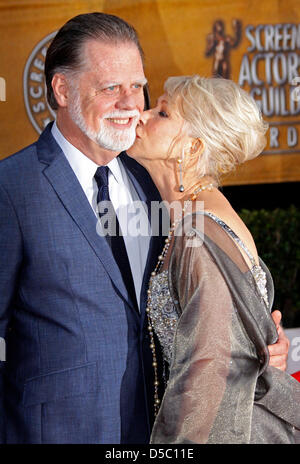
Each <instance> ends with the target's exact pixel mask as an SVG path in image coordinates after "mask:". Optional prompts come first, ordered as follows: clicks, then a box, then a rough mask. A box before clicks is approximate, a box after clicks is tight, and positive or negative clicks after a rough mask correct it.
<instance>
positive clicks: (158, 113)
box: [128, 94, 190, 161]
mask: <svg viewBox="0 0 300 464" xmlns="http://www.w3.org/2000/svg"><path fill="white" fill-rule="evenodd" d="M188 139H190V137H189V136H188V134H187V128H186V125H185V121H184V119H183V118H182V117H181V116H180V114H179V113H178V111H177V110H176V106H175V105H173V104H171V102H169V101H168V97H167V96H166V95H165V94H164V95H162V96H161V97H159V99H158V101H157V105H156V106H155V108H153V109H151V110H148V111H144V112H143V113H142V115H141V117H140V121H139V123H138V125H137V128H136V139H135V143H134V145H133V146H132V147H131V148H130V149H129V150H128V154H129V155H130V156H132V157H133V158H135V159H137V160H138V161H140V160H142V159H151V160H166V159H170V158H172V159H174V158H175V157H178V156H181V154H182V153H181V152H182V148H183V146H184V144H185V142H186V141H187V140H188Z"/></svg>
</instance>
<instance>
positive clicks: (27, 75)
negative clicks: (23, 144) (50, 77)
mask: <svg viewBox="0 0 300 464" xmlns="http://www.w3.org/2000/svg"><path fill="white" fill-rule="evenodd" d="M56 33H57V31H54V32H51V34H48V35H47V36H46V37H44V38H43V39H42V40H41V41H40V42H39V43H38V44H37V45H36V46H35V47H34V49H33V50H32V52H31V53H30V55H29V57H28V59H27V62H26V65H25V68H24V75H23V89H24V101H25V108H26V112H27V115H28V117H29V119H30V122H31V124H32V125H33V127H34V128H35V130H36V131H37V132H38V133H39V134H40V133H41V132H42V131H43V130H44V128H45V127H46V126H47V124H48V123H49V122H51V121H53V120H54V119H55V111H53V110H52V108H50V106H49V105H48V102H47V97H46V95H47V91H46V82H45V75H44V68H45V57H46V53H47V49H48V47H49V45H50V43H51V40H52V39H53V37H54V36H55V35H56Z"/></svg>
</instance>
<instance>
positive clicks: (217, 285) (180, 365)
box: [149, 212, 300, 444]
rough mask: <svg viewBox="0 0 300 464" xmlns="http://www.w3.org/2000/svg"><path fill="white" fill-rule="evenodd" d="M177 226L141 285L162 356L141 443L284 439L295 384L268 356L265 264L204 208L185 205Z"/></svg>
mask: <svg viewBox="0 0 300 464" xmlns="http://www.w3.org/2000/svg"><path fill="white" fill-rule="evenodd" d="M199 218H201V219H202V220H203V227H202V228H201V227H199V223H198V222H197V219H199ZM179 226H180V227H181V226H182V231H183V233H179V234H175V235H176V236H175V240H174V245H173V247H172V249H170V256H169V258H170V259H169V263H168V269H166V270H164V271H162V272H161V273H160V274H157V275H155V276H152V277H151V280H150V286H149V289H150V292H151V293H150V299H149V303H150V308H149V309H150V311H149V315H150V317H151V321H152V324H153V328H154V330H155V332H156V334H157V337H158V339H159V341H160V344H161V347H162V351H163V356H164V359H165V361H167V363H168V364H169V378H168V383H167V385H166V389H165V393H164V396H163V398H162V402H161V406H160V409H159V412H158V415H157V417H156V420H155V423H154V427H153V430H152V434H151V443H154V444H160V443H162V444H177V443H180V444H181V443H182V444H191V443H199V444H200V443H293V441H294V432H293V430H294V429H293V427H296V428H299V429H300V384H299V382H297V381H296V380H295V379H294V378H292V377H291V376H290V375H288V374H287V373H286V372H283V371H280V370H279V369H276V368H274V367H271V366H269V352H268V345H270V344H272V343H275V342H276V340H277V337H278V335H277V331H276V327H275V324H274V322H273V320H272V317H271V314H270V310H271V307H272V304H273V298H274V287H273V281H272V277H271V275H270V272H269V270H268V268H267V267H266V265H265V264H264V263H263V261H262V260H261V259H260V260H259V265H257V264H256V263H255V261H254V259H253V257H252V256H251V254H250V253H249V251H248V250H247V249H246V247H245V245H244V244H243V243H242V241H241V240H240V239H239V237H237V236H236V234H235V233H234V232H233V231H232V230H231V229H230V228H229V227H228V226H227V225H226V224H225V223H224V222H223V221H221V220H220V219H219V218H217V217H216V216H214V215H213V214H210V213H206V212H197V213H193V214H189V215H186V216H185V217H184V220H183V223H182V224H180V225H179ZM179 226H178V227H179ZM176 231H177V229H176ZM241 248H242V250H244V253H242V252H241ZM245 253H246V254H247V255H248V257H249V259H250V261H251V266H249V264H248V263H247V262H246V259H245V258H244V256H245Z"/></svg>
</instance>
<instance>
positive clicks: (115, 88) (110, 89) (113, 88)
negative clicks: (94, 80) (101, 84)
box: [103, 85, 119, 93]
mask: <svg viewBox="0 0 300 464" xmlns="http://www.w3.org/2000/svg"><path fill="white" fill-rule="evenodd" d="M118 88H119V86H118V85H110V86H109V87H106V88H105V89H103V92H108V93H116V92H117V91H118Z"/></svg>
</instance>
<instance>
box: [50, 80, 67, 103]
mask: <svg viewBox="0 0 300 464" xmlns="http://www.w3.org/2000/svg"><path fill="white" fill-rule="evenodd" d="M51 85H52V89H53V93H54V96H55V99H56V101H57V104H58V106H61V107H66V106H67V102H68V92H69V89H68V84H67V79H66V76H65V75H64V74H62V73H56V74H54V76H53V79H52V82H51Z"/></svg>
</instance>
